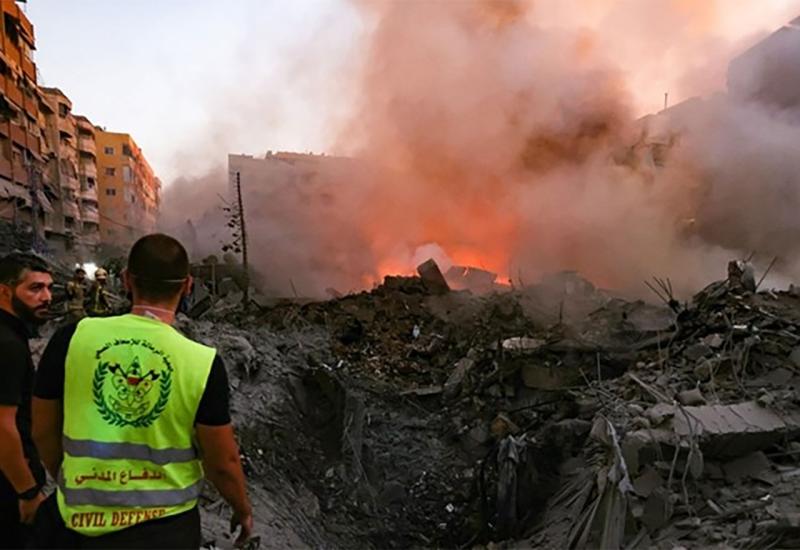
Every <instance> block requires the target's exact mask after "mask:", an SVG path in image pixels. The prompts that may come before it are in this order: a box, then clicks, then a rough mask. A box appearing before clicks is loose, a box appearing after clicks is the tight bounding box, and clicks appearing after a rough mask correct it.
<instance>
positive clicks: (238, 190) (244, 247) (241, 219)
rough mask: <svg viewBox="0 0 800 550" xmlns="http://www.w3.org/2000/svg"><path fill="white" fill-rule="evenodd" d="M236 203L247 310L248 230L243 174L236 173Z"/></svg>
mask: <svg viewBox="0 0 800 550" xmlns="http://www.w3.org/2000/svg"><path fill="white" fill-rule="evenodd" d="M236 201H237V203H238V205H239V229H240V230H241V239H242V267H243V268H244V280H245V287H244V298H243V305H244V307H245V309H247V308H249V307H250V269H249V267H248V263H247V230H246V229H245V222H244V204H243V203H242V178H241V174H240V173H239V172H238V171H237V172H236Z"/></svg>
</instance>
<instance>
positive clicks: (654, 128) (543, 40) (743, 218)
mask: <svg viewBox="0 0 800 550" xmlns="http://www.w3.org/2000/svg"><path fill="white" fill-rule="evenodd" d="M354 4H355V6H356V7H357V8H358V9H359V12H360V14H361V15H362V17H363V19H364V21H365V28H366V31H365V35H364V36H363V38H362V45H363V48H361V50H360V51H361V55H360V56H357V58H354V59H352V60H350V61H349V63H350V65H348V70H347V71H345V74H346V76H347V77H348V78H349V79H350V80H349V81H348V82H347V83H346V84H342V83H338V84H337V85H336V86H335V87H334V89H335V90H337V92H338V94H337V97H335V98H334V97H330V98H327V97H325V94H324V93H321V92H320V89H322V90H324V86H325V78H327V76H329V74H327V73H322V74H320V75H318V77H317V79H318V84H319V87H316V86H308V87H310V88H313V89H314V93H313V94H311V95H310V96H309V99H310V100H312V99H313V100H314V101H322V102H326V101H329V102H330V103H331V104H332V105H341V102H342V95H341V94H343V93H346V97H347V108H346V109H345V110H344V111H341V110H337V116H336V117H332V118H331V121H330V122H331V124H335V125H336V128H335V129H334V130H335V131H332V132H331V134H332V135H333V136H334V138H332V141H331V146H330V150H329V151H328V152H332V153H337V154H342V155H347V156H348V157H351V158H353V159H356V163H357V165H358V167H357V168H354V169H353V170H352V171H351V172H349V173H347V174H345V175H341V174H340V175H339V176H338V177H337V178H333V179H332V180H331V181H328V182H322V183H319V182H318V183H316V184H315V185H314V186H311V187H308V188H306V189H302V188H297V187H296V186H297V185H302V183H297V184H291V183H287V184H281V185H278V186H276V188H275V189H265V188H254V187H249V188H248V187H246V196H245V201H246V214H247V217H248V231H249V239H250V243H251V250H253V251H254V252H253V253H251V257H252V262H253V264H254V268H255V269H256V270H257V271H258V272H259V274H260V275H261V277H262V280H264V281H265V286H266V287H268V289H269V290H270V291H271V292H274V293H277V294H283V295H289V294H290V293H291V292H293V291H294V290H291V286H292V285H294V286H295V290H296V289H297V287H299V288H300V292H301V293H302V294H305V295H315V296H322V295H324V293H325V289H326V288H328V287H335V288H337V289H338V290H340V291H351V290H358V289H361V288H368V287H369V286H371V285H372V284H374V283H376V282H378V281H380V279H381V277H382V276H383V275H386V274H389V273H411V272H413V269H414V266H415V265H416V263H418V262H419V261H421V260H424V259H425V258H426V257H428V256H434V257H435V258H436V259H437V260H438V261H439V262H440V263H442V264H444V265H443V267H445V268H446V267H447V265H448V264H467V265H474V266H478V267H483V268H485V269H489V270H491V271H494V272H496V273H498V274H499V275H500V277H501V280H505V281H508V280H511V281H513V282H515V283H516V282H517V281H522V282H533V281H534V280H536V279H538V278H539V277H541V276H542V275H544V274H546V273H549V272H554V271H559V270H577V271H579V272H581V273H582V274H584V275H585V276H586V277H587V278H589V279H591V280H593V281H594V282H595V283H596V284H598V285H601V286H605V287H609V288H615V289H618V290H621V291H627V292H632V293H641V292H642V288H643V285H642V280H643V279H645V278H648V277H650V276H652V275H658V276H662V277H670V278H671V279H672V280H673V283H675V284H676V285H677V286H678V287H679V289H681V291H683V292H689V291H692V290H696V289H697V287H698V286H700V285H702V284H704V283H706V282H708V281H710V280H713V279H716V278H720V277H722V276H723V275H724V270H725V264H726V262H727V260H729V259H731V258H734V257H745V256H748V255H749V254H750V253H751V252H754V251H755V252H756V261H757V262H760V263H762V264H766V263H768V262H769V261H770V260H771V257H772V256H773V255H779V256H781V258H782V260H781V262H780V263H779V269H777V270H776V271H775V274H776V276H780V277H783V278H792V277H794V276H795V274H796V271H797V269H798V268H797V266H796V265H794V263H793V261H792V259H793V251H794V246H795V245H794V241H796V240H797V239H796V238H795V237H796V236H797V235H800V221H798V218H797V216H796V215H794V212H796V211H797V208H798V206H800V204H798V202H799V198H798V191H797V189H798V186H797V183H798V182H797V174H798V168H800V166H798V164H800V160H797V158H798V157H797V155H796V154H794V152H795V151H794V150H795V149H796V147H795V146H793V145H792V144H795V143H798V138H799V137H800V135H798V134H800V125H798V124H797V122H796V121H797V120H798V119H797V113H795V112H794V110H793V109H792V108H781V109H776V108H774V107H770V106H766V105H761V104H759V103H757V102H752V101H749V100H746V99H744V98H739V97H734V96H732V95H728V94H725V93H724V92H725V86H726V81H725V79H726V70H727V66H728V62H729V61H730V59H732V58H733V57H734V56H736V55H738V54H739V53H740V52H742V51H744V50H745V49H747V48H748V47H749V46H750V45H752V44H754V43H756V42H757V41H758V40H760V39H761V38H763V37H764V36H766V35H767V34H768V33H769V32H772V31H773V30H775V29H777V28H778V27H780V26H781V25H783V24H785V23H786V22H788V21H789V20H791V19H792V18H793V17H794V16H795V15H797V13H794V11H797V12H798V13H800V5H798V6H790V8H792V9H794V11H791V10H789V9H788V8H787V7H786V6H784V5H781V6H777V4H775V5H773V4H771V3H769V2H767V3H762V2H756V1H752V2H750V1H742V2H739V3H737V4H736V7H735V8H732V7H730V5H729V4H727V3H725V4H724V5H723V3H722V2H704V3H697V2H689V1H683V0H652V1H648V2H631V1H620V2H610V1H600V0H596V1H592V2H579V3H576V2H552V1H544V0H541V1H538V2H511V1H503V2H493V1H488V0H484V1H474V2H424V1H418V2H369V1H358V2H355V3H354ZM579 7H580V8H581V9H579ZM294 53H295V55H296V58H295V59H294V60H293V63H292V66H293V67H298V66H302V67H307V68H308V69H307V71H308V73H309V75H312V76H308V75H306V77H305V78H306V80H314V78H315V77H314V76H313V75H314V74H315V72H314V62H315V59H314V58H315V57H316V56H319V55H321V52H319V51H318V49H312V50H311V51H310V52H304V51H298V52H294ZM664 92H669V94H670V95H669V98H668V101H669V103H670V105H676V104H678V103H679V102H681V101H683V100H685V99H688V98H690V97H693V96H695V95H697V96H701V97H702V99H699V100H696V101H691V102H688V103H686V104H681V105H677V107H676V108H675V109H671V110H670V111H668V112H667V113H665V114H664V115H662V116H659V117H648V118H645V119H642V116H643V115H645V114H647V113H657V112H658V111H659V110H660V109H661V108H663V101H664V97H663V95H664ZM268 93H269V92H268V91H265V96H266V95H268ZM253 94H258V90H254V91H253ZM254 103H257V102H254V101H250V102H248V105H251V107H250V108H251V109H252V110H251V111H248V112H246V113H244V114H242V113H240V114H239V115H237V116H238V117H239V118H245V119H248V120H250V122H251V123H252V124H258V123H260V121H261V120H263V121H264V122H263V123H267V121H268V120H269V118H268V117H267V115H266V114H265V113H268V112H269V111H268V110H259V109H256V108H253V107H252V105H253V104H254ZM234 108H235V107H234ZM341 112H346V116H339V115H340V114H341ZM218 143H220V144H221V145H220V146H221V147H224V146H225V145H226V144H230V143H233V142H231V141H226V140H225V139H224V138H223V139H221V140H218ZM654 149H658V150H659V154H660V155H661V156H662V157H663V158H662V159H661V160H662V162H659V163H657V164H654V162H653V150H654ZM228 152H239V151H227V150H219V151H216V152H215V155H218V156H219V158H220V161H221V162H224V158H225V155H226V154H227V153H228ZM243 152H249V153H252V154H254V155H256V156H262V155H263V154H264V152H265V151H264V150H263V149H261V148H260V144H258V143H253V144H252V146H251V149H250V150H249V151H243ZM229 189H230V187H229V176H228V174H227V169H226V168H224V167H219V168H216V169H213V170H211V171H210V172H209V173H208V174H207V175H206V176H204V177H200V178H184V179H179V180H178V181H176V182H174V183H173V184H171V185H168V186H167V189H166V192H165V197H164V206H163V213H162V225H163V227H164V228H165V229H166V230H169V231H173V232H175V233H178V235H179V236H181V237H182V238H184V239H186V238H191V239H193V240H192V245H191V248H192V252H193V256H194V257H195V259H199V258H200V257H202V256H203V255H205V254H209V253H219V247H220V244H221V242H223V241H225V239H226V234H225V231H226V228H225V227H224V216H222V214H221V211H220V210H219V204H220V200H219V196H218V195H219V194H223V195H226V194H227V193H228V192H229ZM278 189H280V192H278ZM320 197H324V199H321V198H320ZM188 220H191V226H192V227H191V228H190V227H189V225H188V224H187V221H188ZM192 234H194V237H192Z"/></svg>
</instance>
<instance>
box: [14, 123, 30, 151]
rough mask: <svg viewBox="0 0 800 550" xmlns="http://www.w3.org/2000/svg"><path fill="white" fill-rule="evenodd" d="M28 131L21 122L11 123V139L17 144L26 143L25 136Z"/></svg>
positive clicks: (23, 145) (23, 144) (22, 144)
mask: <svg viewBox="0 0 800 550" xmlns="http://www.w3.org/2000/svg"><path fill="white" fill-rule="evenodd" d="M27 133H28V132H27V131H26V130H25V129H24V128H23V127H22V126H20V125H19V124H14V123H13V122H12V123H11V139H12V140H13V141H14V142H15V143H16V144H17V145H20V146H22V147H25V145H26V139H25V136H26V135H27Z"/></svg>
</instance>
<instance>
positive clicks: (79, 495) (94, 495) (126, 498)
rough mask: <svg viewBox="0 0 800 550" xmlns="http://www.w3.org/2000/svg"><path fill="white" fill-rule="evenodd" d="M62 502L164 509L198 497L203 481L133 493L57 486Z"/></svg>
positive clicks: (74, 504)
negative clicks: (177, 487)
mask: <svg viewBox="0 0 800 550" xmlns="http://www.w3.org/2000/svg"><path fill="white" fill-rule="evenodd" d="M59 490H60V491H61V494H62V495H63V496H64V501H65V502H66V503H67V504H68V505H69V506H80V505H83V504H90V505H92V506H115V507H122V508H133V507H137V506H138V507H165V506H177V505H180V504H183V503H185V502H189V501H192V500H194V499H196V498H197V497H199V496H200V493H201V492H202V490H203V480H202V479H201V480H200V481H198V482H197V483H195V484H194V485H190V486H189V487H186V488H185V489H154V490H149V489H148V490H134V491H115V490H111V491H104V490H101V489H69V488H65V487H62V486H61V484H59Z"/></svg>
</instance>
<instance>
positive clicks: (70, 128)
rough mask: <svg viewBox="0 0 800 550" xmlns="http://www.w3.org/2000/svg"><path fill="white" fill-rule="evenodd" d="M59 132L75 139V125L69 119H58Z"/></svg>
mask: <svg viewBox="0 0 800 550" xmlns="http://www.w3.org/2000/svg"><path fill="white" fill-rule="evenodd" d="M58 131H59V132H63V133H65V134H67V135H69V136H71V137H75V123H74V122H73V121H72V119H71V118H69V117H61V116H59V117H58Z"/></svg>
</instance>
